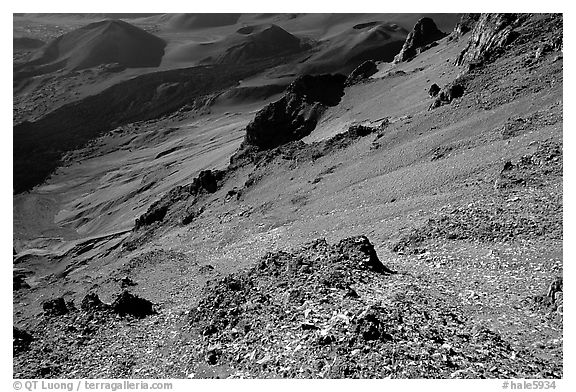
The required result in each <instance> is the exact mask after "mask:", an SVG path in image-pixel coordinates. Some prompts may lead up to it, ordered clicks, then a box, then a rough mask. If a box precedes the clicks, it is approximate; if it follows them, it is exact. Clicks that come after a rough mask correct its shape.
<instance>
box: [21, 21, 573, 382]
mask: <svg viewBox="0 0 576 392" xmlns="http://www.w3.org/2000/svg"><path fill="white" fill-rule="evenodd" d="M507 18H508V16H506V15H500V14H498V15H496V14H492V15H478V16H475V15H465V16H464V17H463V18H462V21H461V23H460V24H459V25H458V26H457V27H456V29H455V31H454V32H453V33H452V34H451V35H450V36H451V37H452V38H451V39H449V38H446V39H443V40H440V41H438V45H436V46H433V47H430V48H428V49H427V50H425V51H420V53H418V54H417V55H416V56H414V57H412V60H411V61H402V62H399V63H397V64H391V63H376V62H374V63H368V65H365V66H363V67H361V68H360V69H359V70H358V71H355V72H353V73H352V75H351V76H350V78H348V79H347V78H346V76H344V75H323V76H307V77H302V78H298V79H296V81H295V82H294V83H292V84H291V85H290V87H289V88H288V89H287V90H286V92H285V93H284V95H283V96H282V97H281V98H280V99H277V100H275V101H273V102H272V103H270V104H269V105H266V106H264V107H263V108H257V110H254V114H253V118H252V120H251V121H249V122H247V125H245V126H242V127H241V129H242V130H244V131H245V132H243V133H242V136H243V137H244V141H243V144H242V146H241V147H240V149H239V150H238V151H237V152H236V154H235V155H234V156H233V159H232V160H231V162H230V164H229V165H227V166H225V167H218V168H216V167H214V168H212V169H210V170H203V171H201V172H199V173H198V174H197V175H195V176H193V177H186V178H185V179H183V180H182V181H181V184H180V185H179V186H177V187H176V188H174V189H172V190H170V191H167V192H166V193H165V194H163V195H157V197H155V198H154V199H155V200H156V202H154V203H151V205H150V207H149V208H148V210H147V212H145V213H144V214H143V215H141V216H140V218H138V220H137V221H136V222H135V226H134V229H133V230H132V231H131V232H129V233H125V234H126V235H125V237H121V239H119V240H118V241H117V242H115V244H114V245H111V244H108V245H107V247H102V249H101V250H100V249H99V248H98V247H99V246H101V245H99V243H98V242H97V241H93V242H90V243H85V244H84V245H83V246H78V247H76V248H75V249H74V250H73V251H71V252H68V253H66V252H62V253H61V254H59V255H58V256H55V255H43V254H42V253H40V252H38V253H36V254H33V253H30V254H28V255H26V257H24V256H22V257H17V258H16V259H15V260H17V262H18V264H17V265H18V268H19V270H18V271H17V273H16V274H15V276H14V309H15V314H14V318H15V328H14V370H13V371H14V376H15V377H22V378H27V377H45V378H59V377H90V378H99V377H133V378H147V377H181V378H185V377H189V378H206V377H219V378H222V377H230V378H240V377H245V378H257V377H260V378H265V377H288V378H359V377H378V378H383V377H393V378H425V377H436V378H550V379H555V378H561V377H562V376H563V374H564V373H563V365H562V360H563V332H562V328H563V293H562V290H563V283H562V282H563V280H562V271H563V263H562V248H563V245H562V241H563V238H562V227H563V224H562V211H563V188H562V179H563V177H562V170H563V147H562V146H563V142H562V118H563V117H562V107H563V106H562V99H563V98H562V84H563V65H562V53H561V50H562V42H561V40H559V38H558V37H561V36H562V23H563V21H562V16H561V15H554V14H552V15H548V14H546V15H516V16H514V18H513V19H507ZM510 20H511V22H510V23H508V22H506V23H504V21H510ZM480 25H481V26H482V28H480V27H478V26H480ZM361 28H364V26H361ZM503 31H505V32H504V33H503ZM503 37H508V38H503ZM510 37H514V38H513V39H509V38H510ZM480 60H481V61H480ZM457 64H461V65H457ZM472 64H473V65H472ZM470 65H472V66H470ZM374 66H376V68H377V71H376V72H375V73H374V72H373V71H374ZM347 80H348V81H347ZM431 86H435V88H431ZM455 86H459V88H458V87H455ZM437 100H438V103H436V102H437ZM224 110H230V109H229V108H226V109H224ZM232 110H234V109H232ZM311 114H314V115H311ZM184 115H185V114H184ZM127 121H130V119H128V120H127ZM210 121H213V120H212V119H211V120H210ZM164 124H167V123H166V122H162V121H158V122H150V123H148V124H146V126H147V127H152V128H153V127H154V126H156V127H160V126H164ZM142 126H144V125H142ZM238 144H240V139H239V140H238ZM97 147H98V144H96V145H95V146H94V148H97ZM114 151H115V150H114ZM114 151H113V152H112V153H114ZM100 153H102V154H103V155H102V156H103V159H106V157H107V156H108V155H106V153H104V150H102V151H101V152H100ZM112 153H110V154H112ZM171 153H172V152H171V151H169V150H166V152H164V155H161V156H160V157H159V158H158V159H161V158H163V157H165V156H170V154H171ZM77 154H78V156H83V155H82V154H86V156H91V155H90V154H89V152H88V151H87V150H80V151H78V152H77ZM157 156H158V155H155V157H157ZM96 157H97V154H96ZM142 159H150V157H148V158H146V157H144V158H142ZM98 162H99V161H98V160H95V161H92V164H97V163H98ZM112 178H113V177H112V176H110V177H107V179H108V180H111V179H112ZM145 191H146V190H143V191H142V192H145ZM45 264H50V265H56V266H66V269H65V270H64V269H63V270H57V272H47V273H42V274H40V273H35V272H34V271H35V270H37V268H38V265H45ZM75 304H80V305H79V306H78V305H75Z"/></svg>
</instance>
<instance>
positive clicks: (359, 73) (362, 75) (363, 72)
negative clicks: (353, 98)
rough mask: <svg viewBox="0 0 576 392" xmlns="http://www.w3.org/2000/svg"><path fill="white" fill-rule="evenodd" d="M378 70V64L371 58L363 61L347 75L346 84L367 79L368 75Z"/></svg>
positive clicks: (350, 84)
mask: <svg viewBox="0 0 576 392" xmlns="http://www.w3.org/2000/svg"><path fill="white" fill-rule="evenodd" d="M376 72H378V66H376V63H375V62H374V61H372V60H367V61H364V62H363V63H362V64H360V65H359V66H358V67H357V68H356V69H354V71H352V72H351V73H350V75H348V79H346V83H345V84H346V86H352V85H354V84H356V83H359V82H361V81H363V80H365V79H368V78H369V77H370V76H372V75H374V74H375V73H376Z"/></svg>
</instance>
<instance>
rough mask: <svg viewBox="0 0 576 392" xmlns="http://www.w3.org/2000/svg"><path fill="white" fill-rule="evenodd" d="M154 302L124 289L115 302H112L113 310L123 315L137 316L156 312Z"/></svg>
mask: <svg viewBox="0 0 576 392" xmlns="http://www.w3.org/2000/svg"><path fill="white" fill-rule="evenodd" d="M153 307H154V304H152V302H150V301H148V300H147V299H144V298H140V297H138V296H136V295H134V294H131V293H130V292H128V291H126V290H124V291H123V292H122V293H121V294H120V295H118V297H116V299H115V300H114V302H112V311H113V312H114V313H118V314H119V315H121V316H125V315H131V316H134V317H137V318H143V317H146V316H148V315H151V314H154V313H155V312H154V308H153Z"/></svg>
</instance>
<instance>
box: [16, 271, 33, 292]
mask: <svg viewBox="0 0 576 392" xmlns="http://www.w3.org/2000/svg"><path fill="white" fill-rule="evenodd" d="M26 277H27V274H26V273H25V272H24V271H22V270H14V271H13V273H12V290H13V291H18V290H21V289H29V288H30V285H29V284H28V283H27V282H26V280H25V279H26Z"/></svg>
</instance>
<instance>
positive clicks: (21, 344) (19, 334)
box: [12, 327, 34, 355]
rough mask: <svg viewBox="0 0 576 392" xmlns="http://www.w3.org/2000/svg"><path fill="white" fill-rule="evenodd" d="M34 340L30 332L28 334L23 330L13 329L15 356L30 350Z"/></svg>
mask: <svg viewBox="0 0 576 392" xmlns="http://www.w3.org/2000/svg"><path fill="white" fill-rule="evenodd" d="M33 340H34V338H33V337H32V335H30V334H29V333H28V332H26V331H24V330H22V329H19V328H16V327H13V332H12V352H13V354H14V355H16V354H17V353H20V352H22V351H26V350H28V348H29V347H30V343H32V341H33Z"/></svg>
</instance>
